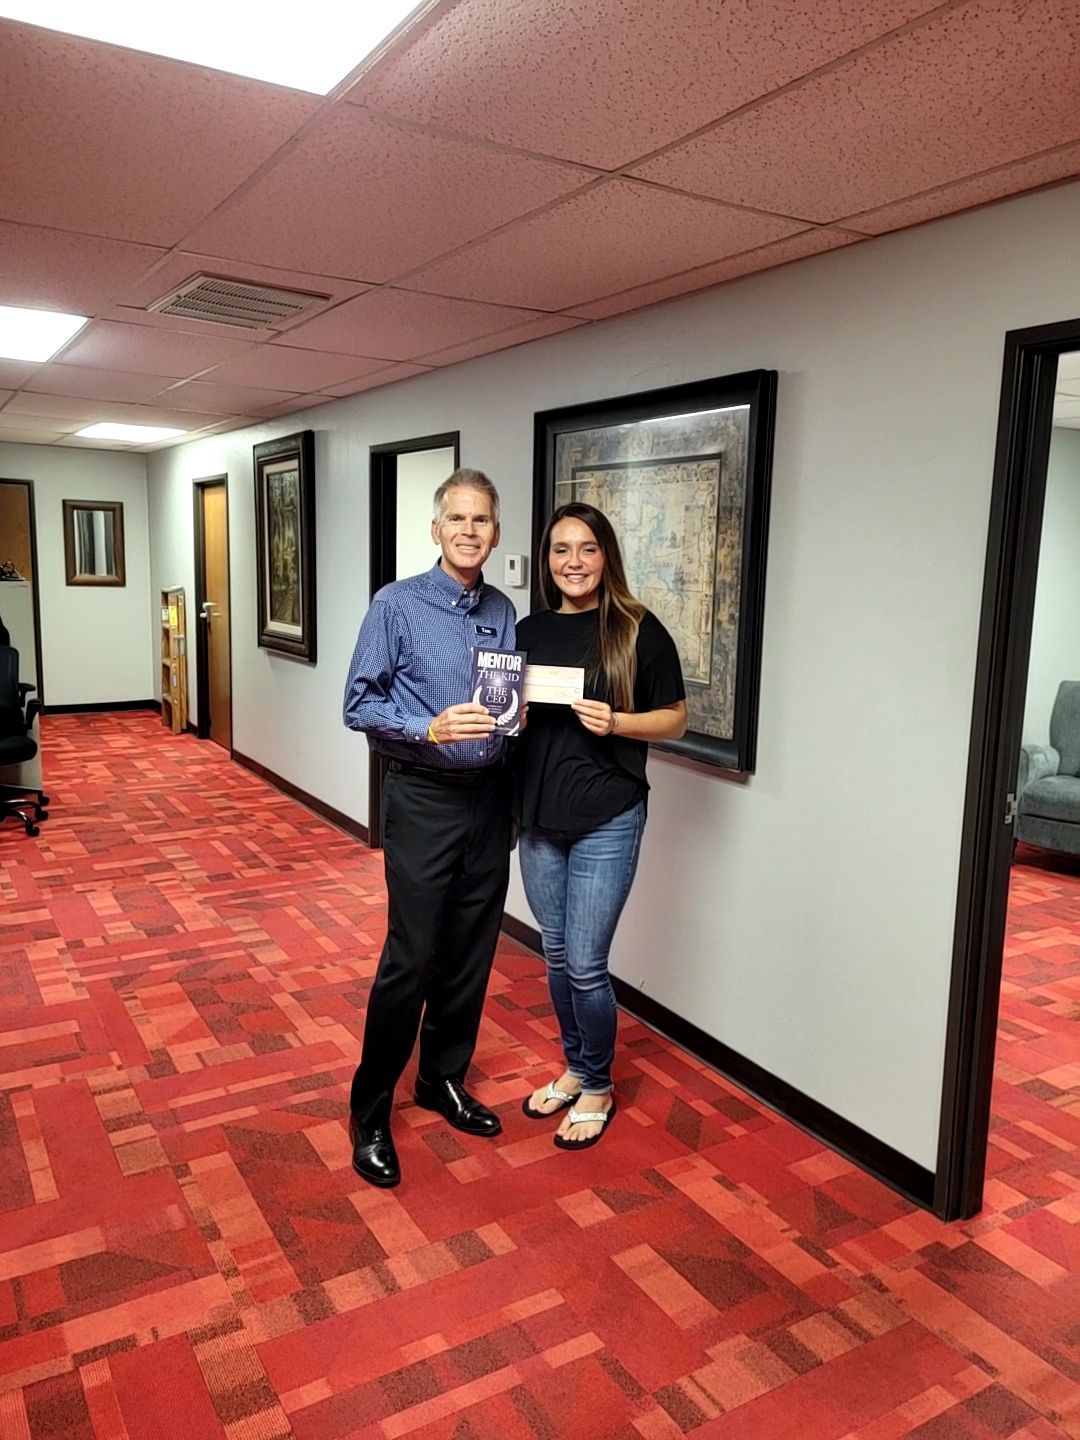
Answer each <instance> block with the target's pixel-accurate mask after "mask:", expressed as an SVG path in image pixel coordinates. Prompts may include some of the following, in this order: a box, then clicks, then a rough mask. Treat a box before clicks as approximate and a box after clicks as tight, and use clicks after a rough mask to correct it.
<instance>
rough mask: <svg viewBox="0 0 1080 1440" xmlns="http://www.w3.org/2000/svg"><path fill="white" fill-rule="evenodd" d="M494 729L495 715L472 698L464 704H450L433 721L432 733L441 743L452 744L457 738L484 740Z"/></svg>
mask: <svg viewBox="0 0 1080 1440" xmlns="http://www.w3.org/2000/svg"><path fill="white" fill-rule="evenodd" d="M494 729H495V719H494V717H493V716H492V715H489V714H488V712H487V711H486V710H485V709H484V707H483V705H474V704H473V702H472V701H471V700H470V701H468V702H467V703H466V704H464V705H448V706H447V707H446V709H445V710H444V711H443V712H442V714H441V715H436V716H435V719H434V720H433V721H432V722H431V733H432V734H433V735H434V736H435V739H436V740H437V741H438V742H439V744H440V745H451V744H453V742H454V741H455V740H482V739H483V738H484V736H485V735H490V734H491V732H492V731H493V730H494Z"/></svg>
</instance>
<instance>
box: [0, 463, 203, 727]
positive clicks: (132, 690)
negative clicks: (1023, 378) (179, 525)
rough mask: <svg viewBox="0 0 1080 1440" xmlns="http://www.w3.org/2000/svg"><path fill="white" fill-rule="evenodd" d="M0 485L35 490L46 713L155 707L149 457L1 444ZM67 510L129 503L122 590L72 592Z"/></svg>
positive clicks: (106, 588)
mask: <svg viewBox="0 0 1080 1440" xmlns="http://www.w3.org/2000/svg"><path fill="white" fill-rule="evenodd" d="M0 476H2V477H3V478H4V479H5V480H32V481H33V482H34V508H35V514H36V521H37V563H38V588H39V595H40V602H41V653H42V657H43V665H44V672H43V681H44V685H45V699H46V703H47V704H49V705H87V704H98V703H108V702H110V701H117V700H149V699H151V698H152V697H153V696H154V694H155V688H154V687H155V675H154V651H153V623H154V607H153V605H152V604H151V600H150V561H149V539H148V530H147V509H146V459H145V457H144V456H142V455H131V454H121V453H119V452H117V451H113V450H97V449H91V448H86V449H76V448H74V447H67V448H61V447H59V446H52V445H8V444H0ZM64 500H120V501H122V502H123V505H124V549H125V558H126V571H127V583H126V584H125V585H122V586H115V587H114V586H100V587H98V586H91V585H68V584H67V582H66V578H65V575H66V572H65V569H64V511H63V505H62V503H61V502H62V501H64ZM190 529H191V522H190V519H189V521H188V530H189V532H190Z"/></svg>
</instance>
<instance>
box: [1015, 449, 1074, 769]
mask: <svg viewBox="0 0 1080 1440" xmlns="http://www.w3.org/2000/svg"><path fill="white" fill-rule="evenodd" d="M1062 680H1080V430H1071V429H1067V428H1065V427H1064V426H1057V425H1055V427H1054V430H1053V433H1052V435H1051V439H1050V461H1049V464H1048V466H1047V472H1046V507H1045V509H1044V510H1043V525H1042V540H1041V543H1040V546H1039V580H1038V586H1037V588H1036V591H1035V621H1034V625H1033V627H1032V632H1031V661H1030V663H1029V665H1028V688H1027V699H1026V701H1025V703H1024V743H1025V744H1027V743H1029V742H1030V743H1031V744H1034V745H1046V744H1048V743H1049V740H1050V711H1051V708H1052V707H1053V704H1054V697H1055V696H1056V695H1057V691H1058V685H1059V684H1060V683H1061V681H1062Z"/></svg>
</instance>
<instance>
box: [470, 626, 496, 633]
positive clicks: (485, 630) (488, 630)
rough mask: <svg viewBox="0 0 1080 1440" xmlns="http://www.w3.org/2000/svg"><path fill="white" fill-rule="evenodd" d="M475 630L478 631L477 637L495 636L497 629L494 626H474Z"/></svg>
mask: <svg viewBox="0 0 1080 1440" xmlns="http://www.w3.org/2000/svg"><path fill="white" fill-rule="evenodd" d="M473 629H474V630H475V631H476V633H477V635H494V634H495V627H494V626H493V625H474V626H473Z"/></svg>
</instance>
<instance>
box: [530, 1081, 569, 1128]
mask: <svg viewBox="0 0 1080 1440" xmlns="http://www.w3.org/2000/svg"><path fill="white" fill-rule="evenodd" d="M580 1094H581V1091H580V1090H579V1091H578V1095H580ZM577 1098H578V1097H577V1095H571V1094H570V1093H569V1091H566V1090H557V1089H556V1088H555V1081H554V1080H552V1081H550V1083H549V1084H548V1087H547V1091H546V1093H545V1095H544V1099H543V1100H542V1101H541V1102H540V1103H541V1104H544V1103H545V1102H546V1101H548V1100H558V1102H559V1104H558V1105H557V1106H556V1108H555V1109H554V1110H534V1109H533V1107H532V1106H531V1105H530V1104H529V1101H530V1100H531V1099H532V1096H531V1095H526V1096H525V1099H524V1100H523V1101H522V1102H521V1109H522V1111H523V1113H524V1114H526V1115H527V1116H528V1117H529V1119H530V1120H550V1119H551V1117H552V1116H553V1115H558V1113H559V1111H560V1110H565V1109H566V1107H567V1105H573V1103H574V1101H575V1100H576V1099H577Z"/></svg>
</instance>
